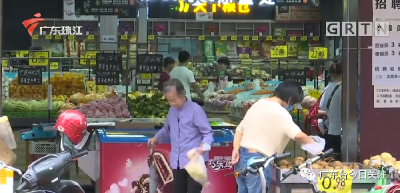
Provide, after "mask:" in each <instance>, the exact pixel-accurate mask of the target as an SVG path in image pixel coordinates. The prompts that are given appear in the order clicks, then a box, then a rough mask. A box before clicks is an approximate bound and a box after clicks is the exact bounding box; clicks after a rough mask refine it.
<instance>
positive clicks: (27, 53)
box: [16, 50, 29, 58]
mask: <svg viewBox="0 0 400 193" xmlns="http://www.w3.org/2000/svg"><path fill="white" fill-rule="evenodd" d="M16 55H17V57H21V58H23V57H28V55H29V51H28V50H26V51H19V52H18V53H16Z"/></svg>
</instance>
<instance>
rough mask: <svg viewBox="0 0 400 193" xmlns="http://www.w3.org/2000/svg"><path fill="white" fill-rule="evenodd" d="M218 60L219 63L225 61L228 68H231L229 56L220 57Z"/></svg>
mask: <svg viewBox="0 0 400 193" xmlns="http://www.w3.org/2000/svg"><path fill="white" fill-rule="evenodd" d="M217 62H218V64H219V63H223V64H225V65H226V66H227V68H229V65H230V61H229V58H227V57H222V58H220V59H218V61H217Z"/></svg>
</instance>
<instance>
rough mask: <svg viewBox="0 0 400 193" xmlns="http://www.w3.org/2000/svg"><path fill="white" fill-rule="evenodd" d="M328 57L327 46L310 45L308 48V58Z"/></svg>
mask: <svg viewBox="0 0 400 193" xmlns="http://www.w3.org/2000/svg"><path fill="white" fill-rule="evenodd" d="M327 58H328V48H327V47H310V48H309V50H308V59H310V60H317V59H327Z"/></svg>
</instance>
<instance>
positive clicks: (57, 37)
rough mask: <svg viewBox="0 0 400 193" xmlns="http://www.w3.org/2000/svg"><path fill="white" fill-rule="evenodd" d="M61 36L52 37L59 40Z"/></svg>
mask: <svg viewBox="0 0 400 193" xmlns="http://www.w3.org/2000/svg"><path fill="white" fill-rule="evenodd" d="M61 38H62V37H61V35H55V36H54V39H56V40H61Z"/></svg>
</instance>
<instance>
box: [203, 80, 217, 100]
mask: <svg viewBox="0 0 400 193" xmlns="http://www.w3.org/2000/svg"><path fill="white" fill-rule="evenodd" d="M214 90H215V83H213V82H209V83H208V88H207V90H206V91H205V92H204V93H203V95H204V97H207V96H208V95H210V94H212V93H214Z"/></svg>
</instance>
